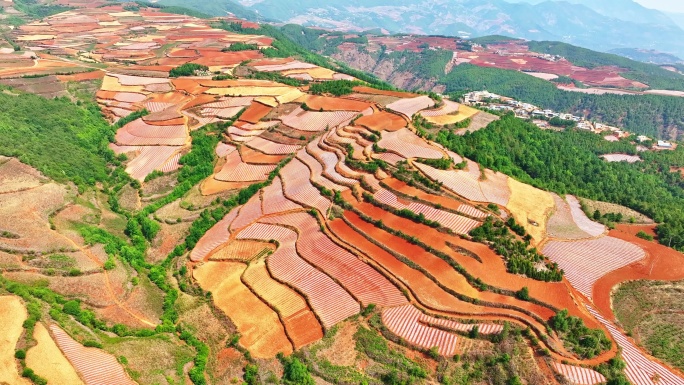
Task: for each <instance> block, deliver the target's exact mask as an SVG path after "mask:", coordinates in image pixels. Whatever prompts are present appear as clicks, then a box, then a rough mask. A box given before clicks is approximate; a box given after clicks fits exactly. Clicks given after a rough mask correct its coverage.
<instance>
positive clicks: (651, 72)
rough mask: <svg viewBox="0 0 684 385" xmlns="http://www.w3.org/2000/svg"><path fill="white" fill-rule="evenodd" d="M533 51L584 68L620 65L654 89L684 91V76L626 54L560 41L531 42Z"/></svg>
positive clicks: (628, 75) (632, 77) (627, 74)
mask: <svg viewBox="0 0 684 385" xmlns="http://www.w3.org/2000/svg"><path fill="white" fill-rule="evenodd" d="M527 45H528V47H530V51H534V52H539V53H548V54H552V55H560V56H563V57H565V58H566V59H568V60H569V61H571V62H572V64H575V65H578V66H580V67H586V68H595V67H601V66H618V67H621V68H624V69H626V70H628V72H625V73H623V74H622V75H623V76H624V77H626V78H629V79H632V80H636V81H640V82H642V83H646V84H648V85H649V86H650V87H651V88H653V89H662V90H678V91H684V75H680V74H678V73H676V72H672V71H668V70H666V69H664V68H661V67H659V66H657V65H655V64H648V63H642V62H638V61H635V60H632V59H629V58H626V57H624V56H619V55H614V54H610V53H602V52H596V51H592V50H590V49H586V48H581V47H576V46H574V45H570V44H566V43H560V42H557V41H531V42H529V43H528V44H527Z"/></svg>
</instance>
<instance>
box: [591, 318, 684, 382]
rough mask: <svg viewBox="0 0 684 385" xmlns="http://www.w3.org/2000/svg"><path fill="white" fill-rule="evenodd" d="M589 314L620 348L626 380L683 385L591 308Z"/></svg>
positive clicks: (678, 378) (680, 379) (679, 378)
mask: <svg viewBox="0 0 684 385" xmlns="http://www.w3.org/2000/svg"><path fill="white" fill-rule="evenodd" d="M587 308H588V309H589V311H590V312H591V314H592V315H593V316H594V317H596V319H598V320H599V322H601V323H602V324H603V325H604V326H605V327H606V328H607V329H608V332H609V333H610V335H611V336H613V338H614V339H615V341H617V344H618V346H619V347H620V348H622V359H623V360H624V361H625V363H626V364H627V368H626V369H625V374H626V375H627V379H629V381H631V382H632V383H633V384H635V385H663V384H667V385H684V379H682V378H681V377H679V376H678V375H677V374H675V373H673V372H672V371H671V370H670V369H668V368H666V367H665V366H663V365H661V364H660V363H658V362H656V361H655V360H654V359H652V358H650V357H648V356H647V355H646V354H645V353H644V352H643V351H641V350H640V349H639V348H638V347H637V346H636V345H635V344H634V342H632V340H631V339H629V338H627V337H626V336H625V335H624V334H623V333H622V332H620V330H618V328H617V327H616V326H615V325H614V324H613V323H612V322H610V321H608V320H606V319H605V318H604V317H603V316H602V315H601V314H599V313H598V312H597V311H596V310H594V309H593V308H591V307H587ZM656 375H657V376H656Z"/></svg>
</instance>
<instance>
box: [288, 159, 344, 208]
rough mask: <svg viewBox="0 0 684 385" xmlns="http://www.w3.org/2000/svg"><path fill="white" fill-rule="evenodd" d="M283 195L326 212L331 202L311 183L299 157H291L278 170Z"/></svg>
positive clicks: (307, 171)
mask: <svg viewBox="0 0 684 385" xmlns="http://www.w3.org/2000/svg"><path fill="white" fill-rule="evenodd" d="M280 175H281V177H282V178H283V184H284V185H285V188H284V191H285V196H286V197H287V198H289V199H290V200H293V201H295V202H297V203H299V204H301V205H303V206H306V207H314V208H316V209H318V210H319V211H320V212H321V213H327V212H328V209H329V208H330V206H331V205H332V203H331V202H330V201H329V200H327V199H325V198H324V197H323V196H322V195H321V193H320V191H318V189H316V187H314V186H313V185H312V184H311V180H310V179H309V178H310V175H311V174H310V172H309V169H308V168H307V167H306V166H305V165H304V163H302V162H301V161H300V160H299V159H292V161H290V163H288V164H287V166H285V167H283V169H282V170H281V172H280Z"/></svg>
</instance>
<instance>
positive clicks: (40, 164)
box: [0, 93, 115, 185]
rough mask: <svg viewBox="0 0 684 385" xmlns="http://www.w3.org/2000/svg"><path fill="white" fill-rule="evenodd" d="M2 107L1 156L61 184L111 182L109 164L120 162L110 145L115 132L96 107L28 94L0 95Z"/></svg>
mask: <svg viewBox="0 0 684 385" xmlns="http://www.w3.org/2000/svg"><path fill="white" fill-rule="evenodd" d="M0 105H2V111H3V113H2V114H0V154H2V155H6V156H14V157H17V158H19V159H20V160H21V161H22V162H25V163H27V164H30V165H31V166H34V167H36V168H37V169H38V170H40V171H41V172H43V173H44V174H45V175H47V176H48V177H50V178H52V179H54V180H56V181H60V182H66V181H73V182H75V183H76V184H78V185H85V184H88V185H92V184H94V183H95V182H102V181H105V180H106V179H107V178H108V173H109V170H108V162H113V161H115V159H114V153H113V152H112V151H111V150H109V148H108V147H107V145H108V144H109V142H110V138H113V136H114V132H115V131H114V128H113V127H112V126H110V125H109V124H108V123H107V122H106V121H105V120H104V119H103V118H102V115H101V114H100V111H99V109H98V107H97V106H96V105H92V104H88V105H82V106H78V105H76V104H74V103H73V102H71V100H69V99H67V98H57V99H52V100H51V99H45V98H43V97H40V96H37V95H33V94H23V93H22V94H19V95H16V96H13V95H8V94H6V93H0Z"/></svg>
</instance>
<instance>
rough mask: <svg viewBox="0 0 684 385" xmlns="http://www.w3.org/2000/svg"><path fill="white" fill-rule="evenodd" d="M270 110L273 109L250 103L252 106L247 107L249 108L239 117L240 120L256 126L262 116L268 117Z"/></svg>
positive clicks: (257, 103)
mask: <svg viewBox="0 0 684 385" xmlns="http://www.w3.org/2000/svg"><path fill="white" fill-rule="evenodd" d="M271 110H273V108H272V107H269V106H267V105H265V104H261V103H259V102H252V105H251V106H249V108H247V110H245V112H244V113H243V114H242V115H240V120H244V121H245V122H249V123H253V124H256V123H257V122H259V121H260V120H261V119H263V117H264V116H266V115H268V113H269V112H271Z"/></svg>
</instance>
